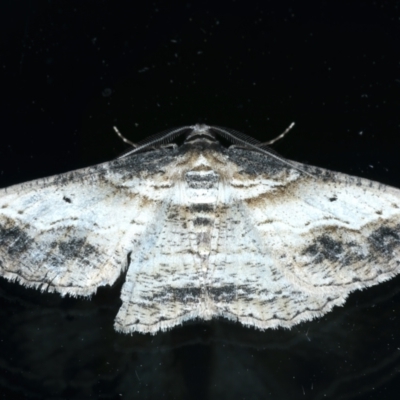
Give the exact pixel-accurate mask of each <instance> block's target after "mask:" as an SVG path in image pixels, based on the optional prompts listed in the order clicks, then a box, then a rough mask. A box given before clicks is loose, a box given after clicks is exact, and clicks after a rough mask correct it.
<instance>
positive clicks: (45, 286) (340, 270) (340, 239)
mask: <svg viewBox="0 0 400 400" xmlns="http://www.w3.org/2000/svg"><path fill="white" fill-rule="evenodd" d="M190 129H192V132H191V133H190V134H189V135H188V136H187V137H186V139H185V141H184V142H183V144H182V145H180V146H174V147H170V148H164V149H162V148H160V147H157V146H158V145H157V143H158V141H162V140H163V138H161V139H155V140H153V141H151V143H150V145H152V146H155V149H150V148H146V145H145V146H142V147H141V148H139V152H136V153H135V151H133V152H131V154H128V155H126V156H125V157H123V158H120V159H118V160H116V161H113V162H109V163H105V164H101V165H98V166H94V167H91V168H86V169H83V170H78V171H75V172H70V173H67V174H62V175H59V176H55V177H52V178H48V179H41V180H37V181H33V182H29V183H25V184H22V185H17V186H13V187H11V188H8V189H4V190H2V191H1V192H0V275H2V276H4V277H5V278H7V279H10V280H16V281H19V282H20V283H22V284H24V285H27V286H32V287H38V288H41V289H42V290H49V291H57V292H59V293H61V294H62V295H65V294H70V295H83V296H88V295H90V294H92V293H94V292H95V291H96V288H97V287H99V286H101V285H107V284H109V285H111V284H112V283H113V282H114V281H115V280H116V279H117V277H118V276H119V275H120V273H121V271H123V270H124V269H125V268H127V267H128V272H127V274H126V281H125V283H124V285H123V288H122V293H121V299H122V306H121V308H120V310H119V312H118V315H117V317H116V320H115V328H116V329H117V330H119V331H122V332H126V333H129V332H133V331H138V332H150V333H156V332H157V331H159V330H165V329H168V328H171V327H173V326H175V325H177V324H181V323H182V322H183V321H185V320H188V319H192V318H196V317H198V318H202V319H210V318H212V317H218V316H223V317H226V318H229V319H231V320H235V321H239V322H241V323H243V324H245V325H252V326H255V327H257V328H259V329H266V328H270V327H272V328H274V327H278V326H284V327H291V326H293V325H295V324H297V323H299V322H301V321H303V320H308V319H311V318H314V317H317V316H320V315H322V314H324V313H326V312H328V311H329V310H330V309H331V308H332V307H333V306H335V305H341V304H343V302H344V301H345V299H346V297H347V296H348V294H349V293H350V292H351V291H353V290H355V289H360V288H364V287H367V286H371V285H375V284H377V283H379V282H382V281H385V280H387V279H390V278H391V277H393V276H394V275H396V274H398V273H399V272H400V266H399V262H400V209H399V205H400V190H398V189H394V188H390V187H387V186H384V185H381V184H378V183H375V182H371V181H368V180H365V179H361V178H355V177H350V176H347V175H344V174H340V173H336V172H331V171H327V170H323V169H320V168H316V167H311V166H306V165H303V164H299V163H296V162H292V161H289V160H284V159H282V158H281V157H280V156H277V155H276V154H274V153H271V154H270V153H268V152H266V151H263V150H260V149H257V148H256V147H255V144H254V142H249V143H248V145H247V148H240V147H235V146H232V147H229V148H226V147H224V146H222V145H221V144H220V143H219V142H218V140H217V139H216V135H215V134H214V133H213V128H212V127H211V128H210V127H207V126H204V125H196V126H194V127H190ZM186 130H187V127H185V128H180V129H177V130H173V131H171V132H172V133H170V134H169V135H172V134H173V135H176V134H177V133H179V132H181V131H186ZM216 131H217V132H222V133H225V137H226V138H229V137H231V136H232V132H228V131H226V132H225V131H224V130H223V129H222V128H217V129H216ZM243 140H244V139H243V137H242V136H240V137H238V138H237V141H236V142H237V143H242V142H243Z"/></svg>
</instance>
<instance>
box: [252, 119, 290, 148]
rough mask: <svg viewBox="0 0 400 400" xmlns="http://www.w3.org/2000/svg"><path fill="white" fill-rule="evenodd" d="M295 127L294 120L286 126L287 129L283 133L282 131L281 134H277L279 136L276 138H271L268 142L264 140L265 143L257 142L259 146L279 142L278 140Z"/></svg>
mask: <svg viewBox="0 0 400 400" xmlns="http://www.w3.org/2000/svg"><path fill="white" fill-rule="evenodd" d="M293 127H294V122H292V123H291V124H290V125H289V126H288V127H287V128H286V130H285V131H284V132H283V133H281V134H280V135H279V136H277V137H276V138H274V139H271V140H270V141H268V142H264V143H260V144H257V147H264V146H271V144H274V143H275V142H277V141H278V140H281V139H283V138H284V137H285V136H286V135H287V134H288V133H289V131H291V130H292V128H293Z"/></svg>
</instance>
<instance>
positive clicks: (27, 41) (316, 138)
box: [0, 0, 400, 399]
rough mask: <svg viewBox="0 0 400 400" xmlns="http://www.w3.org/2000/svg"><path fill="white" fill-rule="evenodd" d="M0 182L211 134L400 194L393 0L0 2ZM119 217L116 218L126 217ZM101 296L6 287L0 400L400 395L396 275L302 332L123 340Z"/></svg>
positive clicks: (0, 287)
mask: <svg viewBox="0 0 400 400" xmlns="http://www.w3.org/2000/svg"><path fill="white" fill-rule="evenodd" d="M0 27H1V28H0V29H1V33H2V34H1V37H0V41H1V52H0V61H1V62H0V67H1V75H0V76H1V90H2V96H1V97H0V101H1V107H0V113H1V118H0V121H1V128H0V129H1V140H0V174H1V175H0V185H1V186H8V185H11V184H15V183H19V182H23V181H26V180H29V179H35V178H38V177H42V176H46V175H53V174H57V173H61V172H65V171H68V170H72V169H77V168H80V167H84V166H88V165H91V164H95V163H99V162H103V161H106V160H109V159H112V158H115V157H116V156H118V155H119V154H120V153H121V152H122V151H124V150H125V149H126V147H127V146H126V145H125V144H124V143H122V141H121V140H120V139H119V138H118V137H117V136H116V135H115V134H114V132H113V130H112V126H113V125H117V126H118V128H119V129H120V131H121V132H123V134H124V135H125V136H127V137H128V138H130V139H131V140H132V141H139V140H141V139H143V138H145V137H146V136H149V135H151V134H154V133H157V132H159V131H162V130H164V129H167V128H171V127H174V126H182V125H186V124H194V123H197V122H204V123H207V124H214V125H221V126H226V127H230V128H233V129H236V130H239V131H242V132H244V133H246V134H248V135H251V136H253V137H256V138H258V139H259V140H262V141H266V140H268V139H271V138H272V137H274V136H276V135H278V134H279V133H280V132H281V131H283V130H284V129H285V128H286V127H287V126H288V125H289V124H290V123H291V122H292V121H295V122H296V127H295V129H294V130H293V131H292V132H291V133H290V135H289V136H288V137H286V138H285V139H284V140H282V141H280V142H279V143H277V144H276V145H275V146H274V148H275V149H276V150H277V151H278V152H280V153H281V154H282V155H284V156H286V157H288V158H291V159H295V160H296V161H300V162H306V163H310V164H314V165H318V166H321V167H325V168H328V169H332V170H338V171H341V172H346V173H350V174H354V175H358V176H363V177H366V178H369V179H373V180H378V181H381V182H383V183H386V184H389V185H393V186H397V187H400V176H399V171H400V159H399V145H400V138H399V133H400V132H399V128H400V113H399V106H400V70H399V69H400V68H399V67H400V54H399V53H400V52H399V49H400V46H399V38H400V3H399V2H397V1H351V2H350V1H319V2H313V1H309V2H307V1H306V2H304V1H279V2H277V1H263V2H256V1H241V0H238V1H220V2H207V1H202V2H180V1H176V2H167V1H152V2H141V4H138V3H136V2H133V1H114V2H112V1H99V0H98V1H79V2H78V1H71V0H68V1H28V0H21V1H3V2H2V3H1V5H0ZM116 212H118V210H116ZM121 285H122V279H121V280H120V281H118V282H117V284H116V285H114V286H113V287H112V288H110V287H105V288H101V289H100V290H99V291H98V293H97V294H96V295H95V296H93V297H92V299H91V300H85V299H71V298H61V297H60V296H59V295H57V294H41V293H40V292H38V291H35V290H32V289H26V288H23V287H21V286H20V285H18V284H12V283H9V282H6V281H5V280H4V279H1V280H0V397H1V398H4V399H31V398H32V399H41V398H46V399H53V398H54V399H86V398H99V399H119V398H123V399H142V398H143V399H150V398H154V399H156V398H157V399H158V398H166V399H170V398H171V399H172V398H174V399H206V398H210V399H217V398H218V399H224V398H226V399H236V398H237V399H264V398H271V399H325V398H329V399H382V398H385V399H395V398H396V399H397V398H398V392H399V389H400V383H399V371H400V361H399V357H400V339H399V338H400V308H399V306H400V281H399V278H397V279H393V280H392V281H390V282H387V283H383V284H380V285H378V286H376V287H373V288H370V289H368V290H365V291H362V292H355V293H353V294H352V295H351V296H350V297H349V300H348V302H347V303H346V304H345V306H344V307H340V308H336V309H334V310H333V311H332V312H331V313H329V314H327V315H326V316H324V317H323V318H320V319H318V320H315V321H311V322H308V323H303V324H300V325H298V326H296V327H294V328H293V329H292V330H290V331H288V330H282V329H279V330H275V331H272V330H270V331H266V332H259V331H255V330H253V329H249V328H244V327H242V326H239V325H238V324H233V323H230V322H226V321H222V320H221V321H219V320H217V321H211V322H199V321H193V322H189V323H186V324H184V326H183V327H179V328H175V329H173V330H172V331H169V332H166V333H159V334H157V335H155V336H149V335H140V334H134V335H132V336H129V335H122V334H118V333H116V332H114V330H113V327H112V325H113V319H114V317H115V315H116V313H117V310H118V308H119V306H120V300H119V292H120V288H121Z"/></svg>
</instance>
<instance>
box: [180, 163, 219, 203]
mask: <svg viewBox="0 0 400 400" xmlns="http://www.w3.org/2000/svg"><path fill="white" fill-rule="evenodd" d="M185 182H186V195H187V198H188V200H189V202H190V203H215V202H216V201H217V198H218V184H219V174H217V173H216V172H215V171H213V170H205V171H204V170H200V171H197V170H194V171H188V172H186V174H185Z"/></svg>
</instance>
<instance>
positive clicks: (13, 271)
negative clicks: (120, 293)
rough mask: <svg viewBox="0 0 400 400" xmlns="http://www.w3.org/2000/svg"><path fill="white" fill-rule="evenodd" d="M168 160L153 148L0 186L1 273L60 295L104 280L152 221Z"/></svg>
mask: <svg viewBox="0 0 400 400" xmlns="http://www.w3.org/2000/svg"><path fill="white" fill-rule="evenodd" d="M173 163H174V158H173V157H172V156H171V152H166V151H161V150H159V151H155V152H149V153H144V154H141V155H140V156H138V155H133V156H131V157H130V158H122V159H118V160H115V161H112V162H109V163H104V164H101V165H98V166H94V167H89V168H85V169H82V170H77V171H74V172H69V173H66V174H62V175H58V176H54V177H51V178H46V179H40V180H37V181H32V182H28V183H24V184H21V185H16V186H12V187H10V188H7V189H3V190H1V192H0V274H1V275H2V276H4V277H5V278H7V279H10V280H16V281H18V282H20V283H22V284H24V285H27V286H30V287H37V288H41V289H42V290H49V291H57V292H59V293H61V294H62V295H65V294H70V295H82V296H88V295H90V294H92V293H94V292H95V291H96V288H97V287H98V286H102V285H107V284H109V285H111V284H112V283H114V281H115V280H116V279H117V278H118V276H119V274H120V273H121V271H122V270H124V269H125V268H126V267H127V259H128V257H127V255H128V253H129V252H135V251H137V249H138V248H140V247H141V244H142V241H143V240H145V238H146V236H147V234H148V232H151V231H152V229H153V228H152V226H153V225H154V224H155V223H156V222H157V221H155V219H156V216H157V214H158V212H159V203H162V202H163V199H164V198H165V197H168V196H169V194H168V192H169V190H170V188H171V186H172V185H173V184H172V183H171V182H168V179H164V180H163V181H162V185H161V186H162V187H159V185H158V181H157V177H159V176H160V175H164V172H163V170H164V169H165V168H166V167H167V166H168V165H171V164H173Z"/></svg>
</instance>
